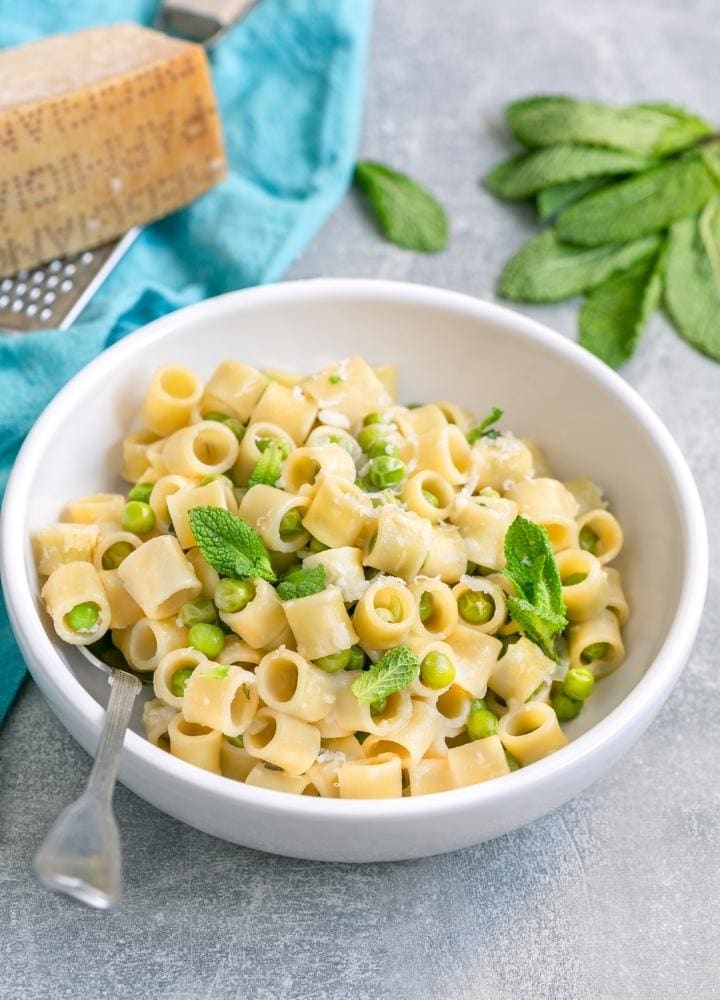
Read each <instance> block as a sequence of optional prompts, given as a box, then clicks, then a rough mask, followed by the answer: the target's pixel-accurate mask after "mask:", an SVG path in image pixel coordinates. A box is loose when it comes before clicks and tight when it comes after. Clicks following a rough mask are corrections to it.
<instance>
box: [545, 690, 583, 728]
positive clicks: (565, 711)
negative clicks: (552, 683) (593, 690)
mask: <svg viewBox="0 0 720 1000" xmlns="http://www.w3.org/2000/svg"><path fill="white" fill-rule="evenodd" d="M550 701H551V702H552V707H553V708H554V709H555V715H557V717H558V720H559V721H560V722H570V720H571V719H575V718H577V716H578V715H579V714H580V710H581V709H582V707H583V703H582V702H581V701H576V700H575V698H571V697H570V696H569V695H567V694H565V692H564V691H563V690H562V689H560V690H556V691H553V693H552V694H551V695H550Z"/></svg>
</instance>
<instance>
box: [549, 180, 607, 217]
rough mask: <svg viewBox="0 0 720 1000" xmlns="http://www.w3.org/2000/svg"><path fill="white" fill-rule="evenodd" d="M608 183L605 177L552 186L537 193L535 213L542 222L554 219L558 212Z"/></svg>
mask: <svg viewBox="0 0 720 1000" xmlns="http://www.w3.org/2000/svg"><path fill="white" fill-rule="evenodd" d="M607 181H608V178H607V177H590V178H588V180H585V181H567V182H566V183H565V184H554V185H553V186H552V187H549V188H545V190H544V191H539V192H538V196H537V199H536V201H535V207H536V208H537V213H538V216H539V218H540V219H542V221H543V222H545V221H547V220H548V219H554V218H555V216H556V215H557V214H558V212H562V210H563V209H564V208H568V206H570V205H572V204H573V202H576V201H580V199H581V198H584V197H585V195H586V194H590V192H591V191H597V190H598V188H601V187H603V186H604V185H605V184H606V183H607Z"/></svg>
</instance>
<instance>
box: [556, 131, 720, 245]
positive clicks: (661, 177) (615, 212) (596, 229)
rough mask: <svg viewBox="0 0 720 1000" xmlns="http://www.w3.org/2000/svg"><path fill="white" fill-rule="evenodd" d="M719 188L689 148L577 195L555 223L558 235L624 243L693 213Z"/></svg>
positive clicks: (583, 242) (590, 242) (580, 240)
mask: <svg viewBox="0 0 720 1000" xmlns="http://www.w3.org/2000/svg"><path fill="white" fill-rule="evenodd" d="M718 190H720V181H718V180H717V178H715V177H714V176H713V174H712V173H711V172H710V170H709V169H708V167H707V165H706V164H705V162H704V160H703V157H702V156H701V155H700V154H699V153H697V152H696V151H693V152H692V153H688V154H686V155H685V156H683V157H681V158H680V159H679V160H674V161H669V162H667V163H663V164H662V165H661V166H659V167H654V168H653V169H651V170H646V171H645V172H644V173H642V174H638V175H637V176H636V177H631V178H629V180H624V181H619V182H618V183H616V184H610V185H608V186H607V187H604V188H603V189H602V190H600V191H596V192H595V193H594V194H589V195H587V196H586V197H585V198H581V199H580V201H577V202H575V204H574V205H571V206H570V207H569V208H566V209H565V211H563V212H561V213H560V215H559V216H558V218H557V221H556V223H555V228H556V231H557V234H558V236H559V238H560V239H561V240H566V241H567V242H569V243H579V244H580V245H582V246H599V245H601V244H603V243H624V242H626V241H628V240H635V239H638V238H639V237H641V236H648V235H649V234H651V233H656V232H659V231H660V230H662V229H667V228H668V226H670V225H672V223H674V222H677V221H678V220H679V219H682V218H685V217H686V216H689V215H694V214H695V213H696V212H699V211H700V210H701V209H702V208H704V206H705V205H706V204H707V203H708V201H710V199H711V198H712V197H713V196H714V195H716V194H717V193H718Z"/></svg>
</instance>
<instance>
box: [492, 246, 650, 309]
mask: <svg viewBox="0 0 720 1000" xmlns="http://www.w3.org/2000/svg"><path fill="white" fill-rule="evenodd" d="M659 244H660V240H659V237H657V236H649V237H646V238H644V239H641V240H633V241H632V242H630V243H627V244H622V243H611V244H608V245H606V246H601V247H577V246H570V245H569V244H567V243H563V242H561V241H560V240H559V239H558V237H557V234H556V233H555V232H554V230H552V229H546V230H544V232H542V233H540V234H539V235H538V236H535V237H534V238H533V239H531V240H530V241H529V242H528V243H526V244H525V246H523V247H521V248H520V250H519V251H518V252H517V253H516V254H515V256H514V257H512V258H511V259H510V260H509V261H508V262H507V264H506V265H505V269H504V270H503V273H502V275H501V276H500V283H499V291H500V294H501V295H502V296H504V298H506V299H511V300H513V301H515V302H557V301H559V300H560V299H567V298H569V297H570V296H572V295H579V294H580V293H581V292H584V291H586V290H587V289H589V288H594V287H595V286H596V285H599V284H601V283H602V282H603V281H605V279H606V278H608V277H609V276H610V275H611V274H613V273H614V272H615V271H620V270H623V269H625V268H627V267H629V266H630V265H631V264H634V263H635V262H636V261H638V260H643V259H644V258H647V257H650V256H652V255H653V254H654V253H656V252H657V249H658V246H659Z"/></svg>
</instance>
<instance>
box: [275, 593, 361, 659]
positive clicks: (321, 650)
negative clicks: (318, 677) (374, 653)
mask: <svg viewBox="0 0 720 1000" xmlns="http://www.w3.org/2000/svg"><path fill="white" fill-rule="evenodd" d="M283 609H284V611H285V616H286V618H287V620H288V624H289V625H290V628H291V630H292V633H293V635H294V636H295V642H296V643H297V648H298V652H299V653H300V655H301V656H304V657H305V659H307V660H319V659H321V658H322V657H323V656H330V655H331V654H332V653H339V652H341V651H342V650H344V649H349V648H350V647H351V646H352V645H354V643H356V642H357V638H358V637H357V635H356V633H355V629H354V628H353V623H352V622H351V621H350V618H349V617H348V613H347V611H346V610H345V604H344V603H343V599H342V593H341V592H340V591H339V590H338V588H337V587H327V588H326V589H325V590H321V591H320V592H319V593H317V594H311V595H310V596H309V597H299V598H296V599H295V600H293V601H285V603H284V604H283Z"/></svg>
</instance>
